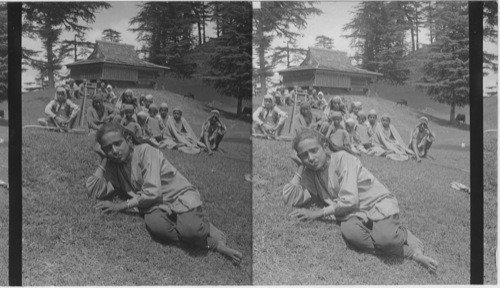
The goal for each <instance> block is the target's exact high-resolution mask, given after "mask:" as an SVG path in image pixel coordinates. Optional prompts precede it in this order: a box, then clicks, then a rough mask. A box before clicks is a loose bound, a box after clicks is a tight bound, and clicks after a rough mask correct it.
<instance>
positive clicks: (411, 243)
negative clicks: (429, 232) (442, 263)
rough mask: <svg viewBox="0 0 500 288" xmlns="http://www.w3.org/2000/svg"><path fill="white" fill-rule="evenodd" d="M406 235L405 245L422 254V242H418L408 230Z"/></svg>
mask: <svg viewBox="0 0 500 288" xmlns="http://www.w3.org/2000/svg"><path fill="white" fill-rule="evenodd" d="M406 234H407V237H406V243H408V246H410V247H411V248H413V249H418V250H420V251H422V253H424V252H425V250H424V243H422V241H420V239H418V238H417V237H416V236H415V235H413V233H411V231H410V230H408V229H406Z"/></svg>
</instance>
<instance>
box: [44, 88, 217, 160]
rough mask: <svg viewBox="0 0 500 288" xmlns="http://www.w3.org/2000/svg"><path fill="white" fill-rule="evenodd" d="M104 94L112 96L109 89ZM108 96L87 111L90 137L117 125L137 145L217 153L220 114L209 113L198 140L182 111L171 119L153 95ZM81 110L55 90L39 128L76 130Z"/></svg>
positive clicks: (94, 99)
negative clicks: (143, 143)
mask: <svg viewBox="0 0 500 288" xmlns="http://www.w3.org/2000/svg"><path fill="white" fill-rule="evenodd" d="M106 90H108V91H109V90H110V92H112V93H113V91H112V87H111V86H110V85H108V86H107V87H106ZM113 94H114V93H113ZM109 95H110V93H104V91H102V90H101V92H97V93H94V94H93V96H92V105H90V106H89V107H88V108H87V111H86V112H87V113H86V119H87V124H88V128H89V130H90V131H91V132H90V133H91V134H93V133H95V132H96V131H97V130H99V129H100V128H101V127H102V126H103V125H104V124H106V123H109V122H116V123H119V124H120V125H121V126H123V127H124V128H125V129H127V130H129V131H131V132H132V135H134V137H135V138H136V139H138V141H142V142H147V143H149V144H151V145H153V146H155V147H159V148H168V149H178V150H179V151H181V152H184V153H188V154H197V153H200V152H201V151H202V150H205V151H207V152H208V153H209V155H213V153H214V151H217V150H218V148H219V144H220V142H221V141H222V138H223V137H224V134H225V133H226V130H227V129H226V126H225V125H224V124H223V123H222V122H221V120H220V113H219V111H217V110H212V111H211V113H210V116H209V117H208V119H207V120H206V121H205V122H204V123H203V125H202V129H201V135H200V136H199V137H197V136H196V135H195V133H194V131H193V129H192V128H191V126H190V125H189V123H188V121H187V120H186V119H185V118H184V117H183V116H182V114H183V111H182V109H181V108H180V107H176V108H174V109H173V111H172V116H170V115H168V111H169V107H168V105H167V103H165V102H163V103H161V104H160V105H157V104H155V103H154V97H153V95H151V94H149V95H142V96H141V97H140V99H139V101H137V98H136V97H134V92H133V91H132V90H131V89H127V90H125V91H124V92H123V93H122V94H121V96H120V97H115V98H116V99H114V98H111V97H110V96H109ZM80 110H81V109H80V106H79V105H77V104H75V103H73V102H72V101H71V100H69V99H68V96H67V91H66V89H65V87H58V88H57V90H56V95H55V99H54V100H52V101H50V103H49V104H48V105H47V106H46V108H45V114H46V115H47V118H41V119H38V122H39V124H40V125H42V126H54V127H56V128H59V129H60V130H63V131H68V130H69V129H72V128H73V127H74V126H75V122H76V116H77V115H78V112H80Z"/></svg>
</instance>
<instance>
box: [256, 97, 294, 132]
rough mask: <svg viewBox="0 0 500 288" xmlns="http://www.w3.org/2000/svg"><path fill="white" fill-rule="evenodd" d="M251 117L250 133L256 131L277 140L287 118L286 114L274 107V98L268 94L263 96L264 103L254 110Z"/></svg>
mask: <svg viewBox="0 0 500 288" xmlns="http://www.w3.org/2000/svg"><path fill="white" fill-rule="evenodd" d="M252 116H253V117H252V118H253V126H252V132H253V133H254V134H255V132H256V131H258V132H260V133H261V134H263V135H264V136H266V137H267V138H279V137H280V136H281V133H282V132H283V128H284V127H285V120H286V118H287V117H288V116H287V114H286V112H284V111H282V110H281V109H279V108H278V107H277V106H276V105H275V103H274V97H273V96H272V95H270V94H267V95H266V96H264V103H263V104H262V106H260V107H259V108H257V110H255V112H254V113H253V115H252Z"/></svg>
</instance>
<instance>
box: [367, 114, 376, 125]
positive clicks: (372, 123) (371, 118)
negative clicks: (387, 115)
mask: <svg viewBox="0 0 500 288" xmlns="http://www.w3.org/2000/svg"><path fill="white" fill-rule="evenodd" d="M368 122H370V124H371V125H374V124H375V122H377V115H368Z"/></svg>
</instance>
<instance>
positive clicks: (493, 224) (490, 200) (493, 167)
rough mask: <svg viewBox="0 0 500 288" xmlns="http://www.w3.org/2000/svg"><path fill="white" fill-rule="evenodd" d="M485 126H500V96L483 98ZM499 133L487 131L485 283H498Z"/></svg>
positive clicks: (485, 155) (485, 163)
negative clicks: (499, 103) (499, 119)
mask: <svg viewBox="0 0 500 288" xmlns="http://www.w3.org/2000/svg"><path fill="white" fill-rule="evenodd" d="M483 101H484V102H483V109H484V110H483V114H484V116H483V119H484V122H483V126H484V129H485V130H486V129H497V128H498V122H497V119H498V106H497V105H498V98H497V97H489V98H483ZM497 135H498V134H497V133H496V132H489V133H484V137H483V141H484V143H483V144H484V149H483V152H484V156H483V161H484V162H483V165H484V169H483V174H484V176H483V183H484V283H485V284H496V283H497V267H496V265H497V264H496V253H497V238H498V236H497V232H498V229H497V224H498V223H497V217H498V215H497V211H498V208H497V206H498V193H497V191H498V182H497V181H498V179H497V175H498V174H497V172H498V170H497V169H498V154H497V153H498V151H497V147H498V146H497V141H498V137H497Z"/></svg>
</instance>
